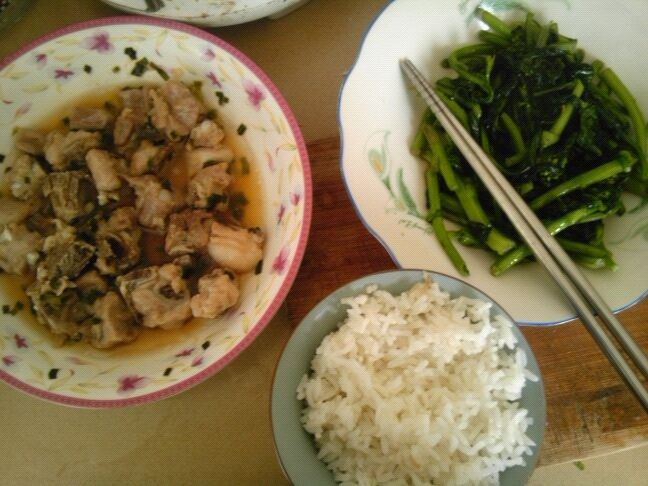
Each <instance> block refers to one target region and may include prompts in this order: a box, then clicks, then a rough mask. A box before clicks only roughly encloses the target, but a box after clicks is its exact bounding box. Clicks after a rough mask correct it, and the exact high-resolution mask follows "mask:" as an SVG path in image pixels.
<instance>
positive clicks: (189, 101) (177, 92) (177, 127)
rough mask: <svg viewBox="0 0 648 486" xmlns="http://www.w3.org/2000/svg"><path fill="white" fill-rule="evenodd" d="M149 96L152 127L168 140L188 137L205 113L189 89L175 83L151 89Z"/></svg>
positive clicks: (170, 82) (171, 82)
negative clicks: (163, 134) (162, 133)
mask: <svg viewBox="0 0 648 486" xmlns="http://www.w3.org/2000/svg"><path fill="white" fill-rule="evenodd" d="M149 95H150V97H151V99H152V100H153V108H152V109H151V112H150V116H151V120H152V122H153V125H154V126H155V128H157V129H158V130H160V131H162V132H164V133H165V134H166V136H167V137H168V138H169V139H170V140H178V139H179V138H180V137H184V136H186V135H189V133H190V132H191V130H192V128H193V127H195V126H196V124H197V123H198V121H199V117H200V115H201V114H203V113H204V111H205V110H204V107H203V106H202V104H201V103H200V102H199V101H198V100H197V99H196V97H195V96H194V95H193V94H192V93H191V91H190V90H189V88H187V87H186V86H185V85H184V84H182V83H179V82H177V81H169V82H168V83H166V84H164V85H163V86H162V87H161V88H159V89H152V90H150V91H149Z"/></svg>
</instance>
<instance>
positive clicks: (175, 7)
mask: <svg viewBox="0 0 648 486" xmlns="http://www.w3.org/2000/svg"><path fill="white" fill-rule="evenodd" d="M102 1H103V2H104V3H107V4H108V5H110V6H112V7H115V8H118V9H120V10H124V11H126V12H131V13H136V14H141V15H153V16H155V17H163V18H167V19H173V20H180V21H182V22H189V23H191V24H196V25H202V26H205V27H225V26H227V25H236V24H243V23H245V22H251V21H253V20H258V19H261V18H263V17H280V16H282V15H285V14H287V13H289V12H292V11H293V10H295V9H296V8H298V7H300V6H301V5H303V4H305V3H306V2H308V0H227V1H216V2H214V1H209V0H194V1H188V0H154V1H153V2H151V1H147V0H102ZM149 4H151V5H152V8H151V7H150V6H149Z"/></svg>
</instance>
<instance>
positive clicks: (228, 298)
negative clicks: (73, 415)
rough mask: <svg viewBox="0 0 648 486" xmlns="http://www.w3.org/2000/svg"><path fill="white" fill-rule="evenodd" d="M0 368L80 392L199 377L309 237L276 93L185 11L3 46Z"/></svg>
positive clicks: (37, 389)
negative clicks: (181, 15)
mask: <svg viewBox="0 0 648 486" xmlns="http://www.w3.org/2000/svg"><path fill="white" fill-rule="evenodd" d="M0 159H1V163H0V175H1V177H0V270H1V271H2V273H1V274H0V305H1V306H2V319H1V320H0V322H1V324H0V379H2V380H3V381H5V382H6V383H8V384H9V385H11V386H13V387H15V388H18V389H20V390H23V391H25V392H27V393H30V394H32V395H35V396H37V397H40V398H44V399H47V400H51V401H54V402H57V403H62V404H67V405H72V406H81V407H117V406H127V405H135V404H141V403H145V402H149V401H153V400H158V399H161V398H165V397H168V396H170V395H173V394H176V393H178V392H181V391H183V390H185V389H187V388H189V387H191V386H192V385H195V384H197V383H199V382H201V381H203V380H205V379H206V378H208V377H210V376H211V375H213V374H214V373H216V372H217V371H219V370H220V369H222V368H223V367H224V366H226V365H227V364H228V363H229V362H231V361H232V360H233V359H234V358H235V357H236V356H237V355H238V354H240V353H241V351H242V350H243V349H245V347H247V346H248V345H249V344H250V343H251V342H252V341H253V340H254V339H255V337H256V336H258V334H259V333H260V332H261V331H262V330H263V329H264V327H265V326H266V325H267V324H268V323H269V322H270V320H271V319H272V317H273V316H274V314H275V313H276V311H277V310H278V308H279V307H280V305H281V304H282V302H283V300H284V299H285V297H286V294H287V293H288V290H289V289H290V286H291V285H292V283H293V280H294V278H295V276H296V273H297V270H298V267H299V265H300V263H301V259H302V256H303V253H304V249H305V246H306V241H307V238H308V231H309V226H310V216H311V205H312V191H311V179H310V168H309V162H308V157H307V154H306V150H305V145H304V142H303V139H302V136H301V133H300V131H299V128H298V126H297V123H296V121H295V119H294V117H293V115H292V112H291V111H290V108H289V107H288V105H287V103H286V101H285V100H284V98H283V97H282V96H281V94H280V93H279V92H278V90H277V88H276V87H275V86H274V84H273V83H272V82H271V81H270V80H269V79H268V77H267V76H266V75H265V74H264V73H263V72H262V71H261V70H260V69H259V68H258V67H257V66H256V65H255V64H254V63H253V62H252V61H251V60H249V59H248V58H247V57H246V56H245V55H244V54H242V53H241V52H239V51H238V50H236V49H235V48H233V47H232V46H230V45H229V44H227V43H225V42H223V41H221V40H220V39H218V38H216V37H214V36H212V35H211V34H208V33H206V32H203V31H201V30H199V29H196V28H194V27H189V26H185V25H182V24H177V23H173V22H169V21H165V20H157V19H149V18H138V17H118V18H108V19H102V20H99V21H93V22H89V23H83V24H77V25H73V26H70V27H67V28H64V29H62V30H60V31H57V32H53V33H51V34H49V35H47V36H45V37H43V38H41V39H38V40H36V41H34V42H33V43H32V44H30V45H28V46H26V47H24V48H23V49H21V50H20V51H19V52H16V53H15V54H13V55H11V56H9V57H8V58H6V59H5V60H3V61H2V63H1V64H0Z"/></svg>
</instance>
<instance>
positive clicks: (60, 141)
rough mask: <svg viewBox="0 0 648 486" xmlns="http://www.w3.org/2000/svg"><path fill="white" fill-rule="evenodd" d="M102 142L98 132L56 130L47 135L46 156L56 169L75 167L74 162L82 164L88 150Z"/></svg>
mask: <svg viewBox="0 0 648 486" xmlns="http://www.w3.org/2000/svg"><path fill="white" fill-rule="evenodd" d="M100 144H101V135H100V134H99V133H98V132H86V131H84V130H79V131H72V132H67V133H66V132H64V131H62V130H55V131H53V132H50V133H48V134H47V137H45V146H44V151H45V158H46V159H47V161H48V162H49V163H50V164H51V165H52V168H53V169H54V170H67V169H70V168H73V167H72V165H73V162H74V163H75V164H82V163H83V161H84V160H85V156H86V154H87V153H88V150H90V149H92V148H96V147H98V146H99V145H100Z"/></svg>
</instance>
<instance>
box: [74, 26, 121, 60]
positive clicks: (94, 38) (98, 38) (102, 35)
mask: <svg viewBox="0 0 648 486" xmlns="http://www.w3.org/2000/svg"><path fill="white" fill-rule="evenodd" d="M81 46H82V47H85V48H86V49H89V50H91V51H97V52H100V53H102V54H108V53H110V52H112V51H114V50H115V46H114V45H113V44H112V42H110V34H109V33H108V32H106V31H105V30H100V31H97V32H96V33H95V34H94V35H91V36H90V37H86V38H85V39H83V40H82V41H81Z"/></svg>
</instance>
